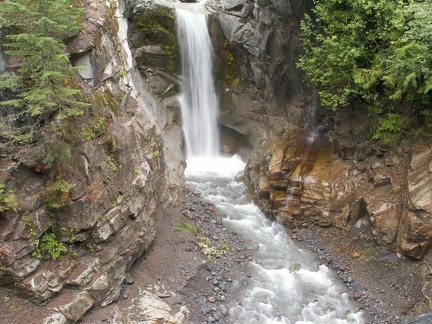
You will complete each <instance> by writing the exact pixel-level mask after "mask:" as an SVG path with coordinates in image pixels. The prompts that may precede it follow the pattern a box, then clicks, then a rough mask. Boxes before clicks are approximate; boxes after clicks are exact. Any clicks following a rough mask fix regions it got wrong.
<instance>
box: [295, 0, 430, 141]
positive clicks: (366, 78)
mask: <svg viewBox="0 0 432 324" xmlns="http://www.w3.org/2000/svg"><path fill="white" fill-rule="evenodd" d="M315 4H316V6H315V8H314V10H313V14H312V15H309V16H306V18H305V19H304V21H303V22H302V32H301V40H302V45H303V48H304V54H303V55H302V56H301V58H300V59H299V62H298V67H300V68H301V69H302V70H303V71H304V72H305V73H306V76H307V78H308V80H309V81H310V82H311V83H312V84H313V85H314V86H316V87H317V89H318V91H319V94H320V97H321V102H322V105H323V106H325V107H328V108H331V109H333V110H337V109H340V108H343V107H345V106H348V105H350V104H351V103H352V102H353V101H362V102H363V103H364V104H365V105H366V106H367V105H370V106H374V107H378V109H377V110H376V112H375V115H372V116H371V117H372V118H375V117H376V116H380V118H382V119H387V118H390V119H389V120H387V121H385V122H384V124H383V123H381V125H385V124H387V125H390V126H389V127H390V128H391V130H390V129H389V127H387V126H380V130H379V131H378V133H382V132H385V131H390V132H394V131H400V128H399V129H397V126H398V123H396V122H395V120H396V119H397V118H395V114H402V113H401V111H402V109H398V108H400V107H404V106H405V107H407V106H410V107H412V114H413V115H416V116H419V117H420V118H424V122H425V123H428V122H430V118H429V120H427V119H426V118H428V117H429V116H430V113H429V112H430V103H431V101H432V100H431V99H432V91H431V90H432V0H423V1H421V0H412V1H398V0H391V1H389V0H317V1H316V2H315ZM375 135H376V136H378V135H377V133H375Z"/></svg>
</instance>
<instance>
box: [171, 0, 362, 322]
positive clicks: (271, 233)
mask: <svg viewBox="0 0 432 324" xmlns="http://www.w3.org/2000/svg"><path fill="white" fill-rule="evenodd" d="M191 7H192V8H196V7H194V5H191ZM177 18H178V24H179V41H180V43H181V48H182V56H183V57H184V56H186V57H184V58H183V59H182V60H183V73H184V77H185V80H184V87H183V91H184V92H183V95H182V102H181V109H182V117H183V127H184V133H185V136H186V145H187V164H188V166H187V169H186V179H187V180H186V183H187V185H188V187H190V188H192V189H194V190H196V191H199V192H200V193H201V194H202V197H203V198H204V199H206V200H207V201H209V202H211V203H212V204H214V205H215V207H216V209H217V212H218V213H220V214H222V215H224V224H225V226H226V227H228V228H229V229H230V230H232V231H233V232H235V233H237V234H238V235H240V236H242V237H243V239H245V240H252V241H255V242H256V243H258V246H259V249H258V251H256V253H255V254H254V261H253V262H252V263H251V267H250V269H248V271H249V274H250V275H251V277H250V280H249V282H248V285H247V286H246V287H245V286H243V285H240V284H238V285H237V286H236V287H234V288H235V289H236V290H237V293H236V295H238V296H242V297H241V299H240V300H238V305H237V306H236V307H233V308H232V309H231V310H230V315H229V317H228V318H226V322H227V323H235V324H245V323H248V324H252V323H255V324H270V323H271V324H273V323H296V324H306V323H307V324H320V323H322V324H328V323H339V324H342V323H364V319H363V314H362V312H361V311H359V309H358V308H357V307H356V306H355V305H354V304H352V302H351V301H350V300H349V298H348V294H347V292H346V288H345V286H344V285H343V284H342V283H341V282H340V280H338V278H337V277H336V276H335V275H334V274H332V273H331V271H330V270H329V268H327V267H326V266H324V265H320V264H319V262H318V260H317V258H316V257H315V256H314V255H313V254H312V253H311V252H309V251H304V250H301V249H299V248H298V247H296V245H295V244H294V242H293V241H292V240H291V239H290V238H289V237H288V235H287V232H286V230H285V229H284V228H283V227H282V226H281V225H280V224H278V223H275V222H272V221H270V220H269V219H268V218H266V217H265V216H264V214H263V213H262V212H261V211H260V209H259V208H258V207H257V206H255V205H254V204H253V203H251V202H250V200H249V199H248V198H247V197H246V194H245V188H244V184H243V183H242V182H238V181H236V179H238V178H239V175H241V173H242V172H243V169H244V167H245V164H244V163H243V162H242V161H241V160H240V158H238V157H237V156H234V157H230V158H226V157H218V150H219V149H218V148H219V144H218V136H217V128H216V125H217V123H216V117H217V116H216V115H217V100H216V96H215V94H214V90H213V81H212V80H211V79H210V78H211V65H207V64H210V63H211V43H210V39H209V37H208V31H207V24H206V18H205V16H204V15H203V14H196V13H192V12H185V10H180V9H177ZM194 37H196V38H197V39H193V38H194ZM203 65H205V67H204V66H203ZM189 69H190V70H189ZM210 88H212V89H210Z"/></svg>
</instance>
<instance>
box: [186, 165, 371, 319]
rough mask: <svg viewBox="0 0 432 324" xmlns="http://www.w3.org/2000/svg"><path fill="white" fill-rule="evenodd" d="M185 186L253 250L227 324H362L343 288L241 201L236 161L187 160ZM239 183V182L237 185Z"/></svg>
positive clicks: (283, 232)
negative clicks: (247, 274) (212, 207)
mask: <svg viewBox="0 0 432 324" xmlns="http://www.w3.org/2000/svg"><path fill="white" fill-rule="evenodd" d="M187 162H188V167H187V169H186V178H187V184H188V186H189V187H191V188H192V189H195V190H197V191H199V192H201V194H202V195H203V197H205V199H206V200H208V201H209V202H211V203H212V204H214V205H215V206H216V208H217V211H218V213H220V214H223V215H224V224H225V226H226V227H228V228H229V229H231V230H232V231H234V232H236V233H237V234H238V235H240V236H242V237H243V238H244V239H248V240H253V241H255V242H256V243H257V244H258V247H259V249H258V251H256V252H255V253H254V255H253V257H254V261H253V262H252V264H251V267H250V275H251V277H250V278H249V280H248V285H247V286H246V287H244V286H243V285H241V284H240V283H238V285H237V286H236V289H238V290H239V291H240V292H241V293H240V295H241V296H243V297H242V298H243V300H241V301H239V302H240V303H239V305H238V306H237V307H234V308H232V309H231V311H230V318H229V322H230V323H238V324H243V323H248V324H249V323H257V324H258V323H259V324H270V323H271V324H273V323H296V324H300V323H302V324H306V323H313V324H319V323H325V324H328V323H341V324H342V323H364V320H363V316H362V313H361V311H359V309H358V308H357V307H356V306H355V305H353V304H352V302H351V301H350V300H349V298H348V295H347V293H346V289H345V286H344V285H343V284H342V283H341V282H340V281H339V279H338V278H337V277H336V276H335V275H334V274H333V273H332V272H331V271H330V269H329V268H328V267H326V266H324V265H322V264H319V261H318V259H317V258H316V257H315V256H314V255H313V254H311V253H310V252H309V251H305V250H302V249H300V248H298V247H297V246H296V245H295V243H294V242H293V241H292V240H291V239H290V238H289V236H288V234H287V232H286V230H285V228H284V227H283V226H281V225H280V224H278V223H275V222H272V221H271V220H269V219H268V218H267V217H265V216H264V215H263V214H262V212H261V211H260V209H259V208H258V207H257V206H255V205H254V204H252V203H251V202H250V201H249V199H248V198H247V197H246V195H245V189H244V185H243V183H242V182H241V181H240V180H241V173H242V171H243V169H244V166H245V164H244V163H243V162H242V161H241V160H240V158H238V157H232V158H194V159H189V160H188V161H187ZM239 179H240V180H239Z"/></svg>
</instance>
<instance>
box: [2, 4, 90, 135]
mask: <svg viewBox="0 0 432 324" xmlns="http://www.w3.org/2000/svg"><path fill="white" fill-rule="evenodd" d="M0 13H1V14H0V24H1V26H2V31H3V32H4V35H5V36H3V37H4V39H3V41H2V42H3V49H2V52H3V53H4V54H6V55H8V57H9V59H8V61H9V62H8V63H9V64H8V67H7V68H6V69H4V70H3V71H1V74H0V108H1V116H2V117H3V121H2V124H3V125H1V126H2V128H1V129H0V130H1V133H0V135H1V137H2V138H3V139H6V140H7V141H14V142H28V141H31V140H32V139H33V134H34V132H35V128H36V127H37V126H38V125H40V124H41V123H43V122H45V121H46V120H47V119H49V118H51V117H53V116H56V117H58V118H59V119H64V118H66V117H70V116H79V115H82V114H83V108H84V107H85V106H86V104H85V103H84V102H83V101H82V98H81V94H80V90H79V88H78V87H77V86H76V85H75V82H73V79H72V76H73V75H74V74H75V73H76V72H77V69H78V68H77V67H73V66H71V64H70V62H69V55H68V53H67V52H66V44H65V40H66V39H67V38H68V37H71V36H73V35H74V34H76V33H77V32H78V31H79V29H80V23H79V17H80V13H81V9H79V8H78V7H77V6H75V5H74V3H73V1H71V0H46V1H28V0H6V1H4V2H2V3H0Z"/></svg>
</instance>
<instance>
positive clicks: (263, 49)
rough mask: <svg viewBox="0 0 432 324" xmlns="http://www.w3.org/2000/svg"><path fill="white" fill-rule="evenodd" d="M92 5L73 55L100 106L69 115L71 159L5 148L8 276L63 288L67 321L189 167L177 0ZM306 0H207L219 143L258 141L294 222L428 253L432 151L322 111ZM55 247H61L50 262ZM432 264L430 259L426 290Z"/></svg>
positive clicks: (260, 192) (104, 289) (171, 198)
mask: <svg viewBox="0 0 432 324" xmlns="http://www.w3.org/2000/svg"><path fill="white" fill-rule="evenodd" d="M84 3H85V16H84V19H83V22H84V29H83V31H82V32H81V33H80V34H78V35H77V36H76V37H74V38H73V40H72V41H71V42H70V44H69V51H70V52H71V53H72V62H73V64H74V65H81V66H84V69H83V70H81V72H80V79H79V80H76V81H77V82H78V83H79V84H80V85H81V87H82V88H83V89H84V91H85V92H86V93H87V98H88V101H89V103H91V105H92V107H93V109H92V112H91V113H90V112H89V113H88V114H87V115H86V117H85V118H82V119H76V120H71V121H62V122H61V123H62V124H61V126H62V129H63V130H64V134H62V138H63V140H62V141H63V142H65V143H66V144H67V145H63V146H62V145H60V146H58V149H56V150H57V151H58V152H59V155H60V153H61V152H62V151H67V152H66V153H67V154H66V155H68V156H70V158H69V160H68V161H67V163H66V164H62V165H57V166H53V167H51V168H47V167H44V163H42V161H43V160H44V159H45V158H46V153H45V151H44V148H45V147H46V144H44V145H40V146H28V147H21V148H15V149H10V148H4V149H3V148H2V152H1V156H0V158H1V159H0V167H1V174H0V181H1V182H2V183H5V184H6V185H7V188H8V190H11V191H15V196H16V197H17V201H18V202H19V206H18V207H19V208H18V211H17V212H14V211H13V210H8V211H5V212H3V213H2V214H0V262H1V263H0V282H1V283H2V284H3V285H6V284H9V285H14V286H16V287H19V289H20V291H21V293H22V294H27V295H30V296H34V297H35V298H37V299H39V300H40V301H41V302H46V301H48V300H50V299H52V298H54V297H57V296H60V297H61V298H58V300H59V302H58V305H59V307H58V310H57V311H56V312H55V313H54V314H53V315H52V318H56V319H57V320H58V321H60V322H61V321H63V322H64V321H66V320H76V319H79V318H80V317H81V316H82V314H84V313H85V312H86V311H87V310H88V309H90V308H91V307H93V306H97V305H105V304H107V303H110V302H112V301H113V300H115V299H116V298H117V297H118V296H119V287H120V284H121V283H122V282H123V281H124V280H125V274H126V272H127V271H128V269H129V267H130V266H131V265H132V264H133V262H134V261H135V260H136V258H137V257H138V256H140V255H141V254H142V253H143V252H144V251H145V250H146V249H147V248H148V246H149V245H150V243H151V241H152V239H153V237H154V235H155V232H154V223H155V222H156V221H157V219H158V217H159V215H160V214H161V213H162V212H163V207H164V206H166V205H168V204H173V203H175V202H176V201H178V199H179V197H178V188H179V185H180V184H181V183H182V182H183V170H184V167H185V163H184V159H183V156H182V145H183V144H182V135H181V129H180V125H181V121H180V113H179V106H178V101H177V97H176V96H177V95H178V91H179V90H178V89H179V80H178V72H179V71H178V69H179V65H178V64H179V63H178V62H179V61H178V45H177V38H176V33H175V15H174V12H173V9H172V8H169V6H168V7H167V6H161V5H157V4H155V3H154V2H153V1H147V0H130V1H118V2H117V1H107V2H103V3H102V2H100V1H92V0H85V1H84ZM311 5H312V4H311V2H309V1H298V0H292V1H287V0H224V1H222V2H221V1H216V0H215V1H209V3H208V9H209V11H210V12H211V13H212V15H210V19H209V24H210V28H211V35H212V38H213V43H214V48H215V54H216V55H215V66H216V71H215V76H216V85H217V89H218V92H219V98H220V104H221V114H220V124H221V129H222V130H223V132H222V136H223V138H224V139H225V140H223V143H224V150H225V151H227V152H239V151H242V152H249V151H250V150H251V148H253V152H252V153H251V154H250V155H249V163H248V165H247V169H246V177H245V178H246V181H247V183H248V186H249V188H250V189H251V193H252V194H253V195H254V197H255V198H256V200H257V202H258V203H259V204H260V205H261V207H262V208H263V210H264V211H265V212H266V213H267V214H268V215H269V216H270V217H274V218H275V219H278V220H279V221H281V222H282V223H284V224H286V225H287V226H289V227H292V228H301V227H309V226H312V225H318V226H335V227H338V228H340V229H342V230H349V229H350V228H352V227H353V226H356V227H360V228H362V230H364V231H370V233H371V236H372V237H373V239H374V240H375V241H376V242H377V243H378V244H384V245H388V246H389V247H391V248H393V249H394V250H395V251H397V252H399V253H400V254H402V255H405V256H408V257H411V258H415V259H422V258H424V257H426V258H430V253H429V254H428V251H429V249H430V247H431V245H432V190H431V189H432V188H430V187H431V184H432V147H431V146H430V144H421V143H416V144H415V145H404V146H401V147H399V148H398V149H395V150H391V149H389V148H388V147H386V146H378V145H377V146H376V147H372V146H370V145H369V144H366V143H367V142H366V139H367V136H366V133H365V129H367V125H365V124H364V122H363V121H362V117H361V116H362V115H361V113H359V111H358V110H353V111H349V110H345V111H342V112H340V113H338V114H335V115H326V114H325V113H324V112H323V111H322V110H321V109H320V107H319V102H318V100H317V98H316V96H315V95H314V92H313V90H312V89H309V88H307V87H306V86H305V85H304V82H303V78H302V74H301V73H300V71H298V70H297V69H296V67H295V61H296V58H297V56H298V54H299V36H298V34H299V22H300V19H301V17H302V16H303V14H304V12H306V11H307V10H310V8H311ZM3 62H4V64H7V58H6V57H2V59H1V60H0V67H1V66H3V65H4V64H3ZM53 123H60V122H58V121H57V122H55V121H53ZM56 143H57V142H56ZM48 145H50V144H49V143H48ZM56 145H57V144H56ZM56 150H55V151H56ZM64 154H65V153H64V152H63V155H64ZM48 196H50V197H51V196H54V197H58V198H59V200H60V202H62V204H60V205H58V204H57V205H55V207H54V205H53V202H52V201H49V199H48ZM52 234H54V238H55V240H54V243H53V242H52V241H53V240H52V238H53V236H52ZM50 240H51V241H50ZM49 242H51V243H53V244H54V247H56V248H59V246H60V250H56V249H54V250H56V251H57V252H59V251H60V252H62V253H61V256H60V257H59V258H57V259H56V260H52V256H51V257H49V254H50V253H49V244H48V243H49ZM60 243H61V244H63V245H59V244H60ZM61 246H65V247H66V249H67V252H65V251H63V250H62V249H61ZM45 248H46V249H47V250H45ZM52 250H53V247H52V245H51V252H53V251H52ZM35 252H36V253H35ZM54 252H55V251H54ZM430 273H431V269H430V266H427V264H426V265H425V268H424V274H422V278H423V279H422V280H423V282H422V284H423V290H424V295H425V296H426V298H428V300H431V299H432V293H431V289H430V287H431V281H430V278H431V276H430ZM60 300H61V301H60Z"/></svg>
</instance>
